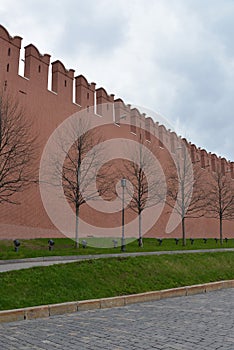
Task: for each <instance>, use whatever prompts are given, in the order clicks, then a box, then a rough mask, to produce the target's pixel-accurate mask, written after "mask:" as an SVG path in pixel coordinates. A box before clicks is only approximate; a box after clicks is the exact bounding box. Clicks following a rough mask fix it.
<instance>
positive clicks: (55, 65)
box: [52, 60, 75, 80]
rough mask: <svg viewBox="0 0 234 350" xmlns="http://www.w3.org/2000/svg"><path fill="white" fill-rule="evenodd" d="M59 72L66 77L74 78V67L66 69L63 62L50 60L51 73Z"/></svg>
mask: <svg viewBox="0 0 234 350" xmlns="http://www.w3.org/2000/svg"><path fill="white" fill-rule="evenodd" d="M57 72H59V73H61V74H63V75H64V76H65V77H66V78H70V79H72V80H73V79H74V73H75V70H74V69H69V70H68V69H66V68H65V67H64V65H63V63H62V62H61V61H59V60H57V61H55V62H52V74H53V73H57Z"/></svg>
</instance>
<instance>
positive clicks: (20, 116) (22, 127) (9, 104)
mask: <svg viewBox="0 0 234 350" xmlns="http://www.w3.org/2000/svg"><path fill="white" fill-rule="evenodd" d="M35 140H36V137H34V136H33V133H32V123H31V122H30V120H29V119H28V118H27V117H26V112H25V110H24V109H23V107H22V106H20V104H19V102H18V101H17V100H16V98H14V97H13V96H11V95H7V94H6V93H5V92H2V93H1V94H0V203H4V202H8V203H12V204H18V203H19V202H18V200H15V198H14V194H16V193H17V192H21V191H23V190H24V189H25V188H26V187H27V186H28V185H29V184H30V183H31V182H33V181H35V179H33V161H34V152H35Z"/></svg>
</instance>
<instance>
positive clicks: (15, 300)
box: [0, 252, 234, 310]
mask: <svg viewBox="0 0 234 350" xmlns="http://www.w3.org/2000/svg"><path fill="white" fill-rule="evenodd" d="M0 279H1V283H0V310H6V309H13V308H20V307H27V306H36V305H42V304H50V303H60V302H66V301H77V300H85V299H93V298H101V297H110V296H117V295H124V294H131V293H140V292H146V291H152V290H161V289H166V288H173V287H179V286H185V285H192V284H197V283H206V282H212V281H219V280H225V279H234V253H233V252H218V253H198V254H186V255H183V254H182V255H179V254H176V255H161V256H141V257H131V258H111V259H98V260H88V261H81V262H75V263H71V264H65V265H63V264H61V265H54V266H49V267H34V268H32V269H27V270H20V271H11V272H4V273H1V274H0Z"/></svg>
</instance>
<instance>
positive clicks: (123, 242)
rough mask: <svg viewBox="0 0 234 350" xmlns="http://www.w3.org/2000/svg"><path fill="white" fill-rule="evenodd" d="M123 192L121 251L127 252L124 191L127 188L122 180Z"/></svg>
mask: <svg viewBox="0 0 234 350" xmlns="http://www.w3.org/2000/svg"><path fill="white" fill-rule="evenodd" d="M121 187H122V189H123V192H122V239H121V251H122V252H125V250H126V247H125V239H124V189H125V187H126V179H121Z"/></svg>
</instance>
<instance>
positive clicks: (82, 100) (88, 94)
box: [75, 75, 96, 109]
mask: <svg viewBox="0 0 234 350" xmlns="http://www.w3.org/2000/svg"><path fill="white" fill-rule="evenodd" d="M95 87H96V84H95V83H93V82H92V83H89V82H88V81H87V79H86V78H85V77H84V76H83V75H79V76H77V77H75V101H76V103H77V104H79V105H80V106H81V107H82V108H87V109H89V108H90V107H91V106H94V92H95Z"/></svg>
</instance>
